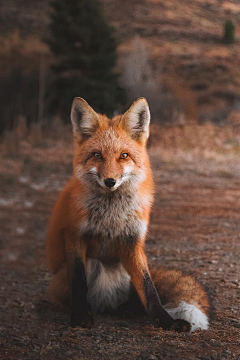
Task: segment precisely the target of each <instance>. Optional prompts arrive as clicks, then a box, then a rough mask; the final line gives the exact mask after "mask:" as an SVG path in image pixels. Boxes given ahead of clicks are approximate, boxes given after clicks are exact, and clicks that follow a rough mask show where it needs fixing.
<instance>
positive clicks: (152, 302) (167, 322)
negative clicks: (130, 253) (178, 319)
mask: <svg viewBox="0 0 240 360" xmlns="http://www.w3.org/2000/svg"><path fill="white" fill-rule="evenodd" d="M143 286H144V292H145V295H146V300H147V310H148V313H149V316H150V317H151V318H152V319H153V321H154V322H156V323H157V325H159V326H161V327H162V328H163V329H169V328H171V326H172V325H173V319H172V317H171V316H170V315H169V314H168V313H167V312H166V310H164V308H163V307H162V304H161V301H160V299H159V296H158V293H157V290H156V289H155V286H154V285H153V283H152V280H151V278H150V276H149V274H148V273H147V272H146V273H145V275H144V278H143Z"/></svg>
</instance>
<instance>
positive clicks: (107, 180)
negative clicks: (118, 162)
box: [104, 178, 116, 188]
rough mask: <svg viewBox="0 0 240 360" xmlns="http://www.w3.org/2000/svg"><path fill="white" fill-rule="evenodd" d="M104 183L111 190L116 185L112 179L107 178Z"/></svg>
mask: <svg viewBox="0 0 240 360" xmlns="http://www.w3.org/2000/svg"><path fill="white" fill-rule="evenodd" d="M104 183H105V185H106V186H107V187H109V188H111V187H113V186H114V185H115V184H116V181H115V180H114V179H112V178H108V179H106V180H104Z"/></svg>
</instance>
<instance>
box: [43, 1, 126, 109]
mask: <svg viewBox="0 0 240 360" xmlns="http://www.w3.org/2000/svg"><path fill="white" fill-rule="evenodd" d="M50 6H51V9H52V11H51V15H50V34H51V37H50V38H49V39H48V40H47V43H48V45H49V47H50V49H51V51H52V52H53V54H54V55H55V59H56V63H55V65H54V66H52V70H53V72H54V74H55V77H54V80H53V82H52V83H51V85H50V87H49V89H48V92H47V97H48V100H49V110H50V112H51V113H60V114H61V115H64V116H67V115H69V112H70V108H71V103H72V100H73V98H74V97H75V96H80V97H83V98H84V99H86V100H87V101H88V102H89V103H90V104H91V106H92V107H93V108H94V109H95V110H96V111H98V112H101V113H106V114H108V115H111V114H112V113H113V111H114V110H117V109H118V108H119V105H120V104H121V103H123V102H124V100H125V92H124V90H123V89H122V88H121V87H120V86H119V83H118V74H116V73H115V72H114V68H115V64H116V42H115V40H114V37H113V29H112V28H111V27H110V26H109V25H108V24H107V23H106V21H105V19H104V16H103V12H102V8H101V5H100V3H99V1H98V0H52V1H50Z"/></svg>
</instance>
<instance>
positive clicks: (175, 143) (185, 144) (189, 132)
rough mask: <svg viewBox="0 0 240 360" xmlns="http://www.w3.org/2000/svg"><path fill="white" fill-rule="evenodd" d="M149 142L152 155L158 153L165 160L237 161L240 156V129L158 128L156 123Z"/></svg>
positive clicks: (207, 125) (183, 126)
mask: <svg viewBox="0 0 240 360" xmlns="http://www.w3.org/2000/svg"><path fill="white" fill-rule="evenodd" d="M151 130H152V131H151V134H152V135H151V138H150V141H149V151H150V153H156V152H158V153H159V154H161V158H163V159H169V160H171V159H177V158H185V159H187V160H189V161H194V159H196V158H205V159H214V160H217V161H224V160H226V159H233V160H234V159H236V160H237V159H238V157H239V154H240V127H239V126H225V127H218V126H215V125H213V124H211V123H207V124H205V125H197V124H184V125H182V126H165V127H163V126H161V127H160V126H158V125H155V124H153V125H152V129H151Z"/></svg>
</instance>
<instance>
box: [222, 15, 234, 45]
mask: <svg viewBox="0 0 240 360" xmlns="http://www.w3.org/2000/svg"><path fill="white" fill-rule="evenodd" d="M224 41H225V43H226V44H228V45H229V44H233V43H234V41H235V26H234V23H233V22H232V20H230V19H228V20H226V21H225V24H224Z"/></svg>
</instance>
